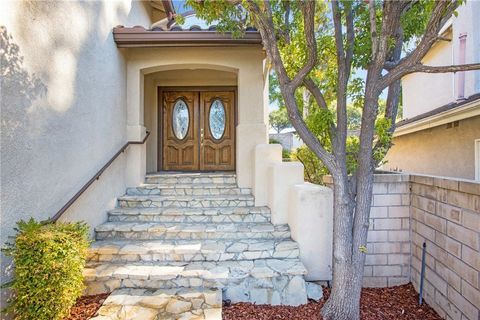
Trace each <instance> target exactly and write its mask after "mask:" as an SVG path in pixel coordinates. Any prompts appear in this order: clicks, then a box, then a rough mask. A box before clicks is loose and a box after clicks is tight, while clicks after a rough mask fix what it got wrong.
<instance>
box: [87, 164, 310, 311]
mask: <svg viewBox="0 0 480 320" xmlns="http://www.w3.org/2000/svg"><path fill="white" fill-rule="evenodd" d="M254 203H255V200H254V198H253V196H252V195H251V190H250V189H245V188H238V187H237V185H236V177H235V175H234V174H231V173H201V174H200V173H193V174H172V173H163V174H155V175H147V177H146V183H145V184H144V185H141V186H139V187H136V188H129V189H128V190H127V194H126V195H125V196H123V197H120V198H119V199H118V207H117V208H116V209H114V210H111V211H110V212H109V213H108V221H107V222H106V223H104V224H102V225H100V226H98V227H97V228H96V230H95V232H96V239H97V241H96V242H94V243H93V244H92V246H91V248H90V253H89V262H88V264H87V268H86V270H85V278H86V283H87V293H88V294H96V293H101V292H112V294H111V295H110V297H109V298H108V299H107V300H106V301H105V303H104V305H103V306H102V307H101V309H100V310H99V312H98V315H97V317H96V318H95V319H97V320H98V319H221V303H222V299H229V300H231V301H232V302H242V301H244V302H254V303H257V304H273V305H279V304H285V305H300V304H304V303H306V302H307V285H306V283H305V280H304V278H303V276H304V275H305V273H306V270H305V268H304V266H303V264H302V263H301V262H300V260H299V249H298V245H297V244H296V243H295V242H294V241H292V239H291V238H290V230H289V228H288V226H287V225H275V226H274V225H272V224H271V222H270V210H269V208H267V207H255V205H254ZM308 289H309V290H308V291H309V292H311V285H308Z"/></svg>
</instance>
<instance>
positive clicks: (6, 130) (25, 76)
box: [0, 26, 47, 307]
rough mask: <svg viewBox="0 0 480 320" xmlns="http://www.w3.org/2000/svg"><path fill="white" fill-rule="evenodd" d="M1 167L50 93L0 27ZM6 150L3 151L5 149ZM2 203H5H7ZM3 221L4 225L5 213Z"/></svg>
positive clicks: (6, 263) (5, 269) (5, 265)
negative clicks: (30, 113)
mask: <svg viewBox="0 0 480 320" xmlns="http://www.w3.org/2000/svg"><path fill="white" fill-rule="evenodd" d="M0 48H1V49H0V115H1V119H0V167H2V166H3V164H5V162H10V163H11V160H12V159H8V158H9V157H14V154H15V152H16V150H12V149H11V148H9V150H8V152H5V150H2V149H4V147H5V146H7V145H8V146H15V148H24V147H25V145H20V144H15V143H13V142H14V141H13V140H14V139H15V137H16V136H17V135H18V134H22V132H25V131H26V130H28V117H27V110H28V108H29V107H30V106H31V105H32V102H33V101H34V100H36V99H37V98H39V97H41V96H43V95H45V94H46V92H47V86H46V85H45V84H44V83H43V82H42V81H41V80H40V79H39V78H38V77H37V76H36V75H35V74H29V73H28V72H27V71H26V70H25V69H24V68H23V57H22V56H21V55H20V49H19V46H18V45H17V44H15V43H14V42H13V38H12V36H11V35H10V34H9V33H8V31H7V28H6V27H5V26H0ZM1 146H3V148H2V147H1ZM5 186H6V184H4V183H1V184H0V193H1V194H2V195H5V194H7V193H6V192H5V190H3V189H4V188H5ZM3 200H4V199H3V196H2V199H0V201H1V202H3ZM1 212H2V217H0V219H1V220H2V221H4V216H3V210H1ZM1 268H2V271H1V272H2V274H1V276H2V281H1V283H4V282H5V281H4V280H5V279H8V278H10V276H11V273H12V266H11V261H10V260H9V259H6V258H5V256H3V254H2V257H1ZM7 295H8V291H6V290H2V297H1V301H2V307H3V302H5V300H6V296H7Z"/></svg>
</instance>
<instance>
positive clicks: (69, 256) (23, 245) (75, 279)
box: [4, 219, 90, 320]
mask: <svg viewBox="0 0 480 320" xmlns="http://www.w3.org/2000/svg"><path fill="white" fill-rule="evenodd" d="M17 226H18V228H17V231H18V233H17V236H16V238H15V242H14V243H13V244H9V245H8V247H7V248H6V249H4V251H5V253H6V254H7V255H8V256H11V257H12V258H13V262H14V264H15V271H14V279H13V281H12V282H10V284H9V287H10V288H12V290H13V296H12V299H11V301H10V304H9V305H8V307H7V308H6V309H5V312H7V313H9V314H13V315H14V316H15V319H20V320H23V319H25V320H27V319H28V320H32V319H35V320H57V319H63V318H65V317H66V316H68V314H69V310H70V308H71V307H72V306H73V304H75V301H76V300H77V298H78V297H80V296H81V295H82V291H83V289H84V285H83V274H82V273H83V268H84V266H85V261H86V256H87V248H88V246H89V244H90V243H89V240H88V227H87V225H86V224H85V223H81V222H76V223H57V224H52V223H40V222H36V221H35V220H33V219H30V220H29V221H20V222H18V223H17Z"/></svg>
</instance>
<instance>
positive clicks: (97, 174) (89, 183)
mask: <svg viewBox="0 0 480 320" xmlns="http://www.w3.org/2000/svg"><path fill="white" fill-rule="evenodd" d="M149 135H150V132H149V131H147V134H146V135H145V137H144V138H143V140H142V141H128V142H127V143H125V144H124V145H123V147H122V148H121V149H120V150H118V152H117V153H115V155H114V156H113V157H112V158H111V159H110V160H109V161H108V162H107V163H106V164H105V165H104V166H103V167H102V168H101V169H100V170H98V172H97V173H96V174H95V175H94V176H93V177H92V178H91V179H90V180H88V182H87V183H86V184H85V185H84V186H83V187H82V188H81V189H80V191H78V192H77V193H76V194H75V195H74V196H73V197H72V198H71V199H70V200H68V202H67V203H65V205H64V206H63V207H62V208H61V209H60V210H58V212H57V213H56V214H55V215H54V216H53V217H52V218H50V222H57V221H58V219H59V218H60V217H61V216H62V215H63V214H64V213H65V211H67V209H68V208H70V206H71V205H72V204H73V203H74V202H75V201H77V199H78V198H80V196H81V195H82V194H83V193H84V192H85V191H86V190H87V189H88V187H90V185H92V183H94V182H95V180H98V179H99V178H100V176H101V175H102V173H103V172H104V171H105V170H107V168H108V167H109V166H110V165H111V164H112V163H113V161H115V159H117V158H118V156H119V155H120V154H121V153H122V152H124V151H125V149H127V148H128V146H129V145H131V144H144V143H145V141H147V138H148V136H149Z"/></svg>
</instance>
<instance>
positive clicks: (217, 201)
mask: <svg viewBox="0 0 480 320" xmlns="http://www.w3.org/2000/svg"><path fill="white" fill-rule="evenodd" d="M117 202H118V205H119V207H121V208H152V207H153V208H161V207H179V208H212V207H252V206H254V205H255V201H254V198H253V196H252V195H211V196H196V195H184V196H176V195H170V196H128V195H126V196H123V197H119V198H118V200H117Z"/></svg>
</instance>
